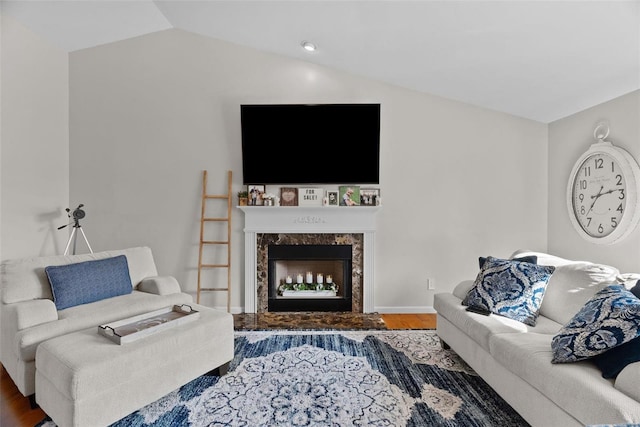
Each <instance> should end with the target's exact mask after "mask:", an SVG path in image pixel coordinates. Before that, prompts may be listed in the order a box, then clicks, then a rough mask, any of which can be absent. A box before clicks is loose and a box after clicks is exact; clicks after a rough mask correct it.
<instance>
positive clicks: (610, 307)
mask: <svg viewBox="0 0 640 427" xmlns="http://www.w3.org/2000/svg"><path fill="white" fill-rule="evenodd" d="M639 336H640V299H638V298H637V297H636V296H635V295H633V294H632V293H631V292H630V291H628V290H627V289H626V288H625V287H624V286H623V285H610V286H607V287H606V288H604V289H602V290H600V291H598V292H597V293H596V294H595V295H594V296H593V297H592V298H591V299H590V300H589V301H587V302H586V304H585V305H584V306H583V307H582V308H581V309H580V311H578V313H576V315H575V316H573V318H572V319H571V320H570V321H569V323H567V324H566V325H565V326H563V327H562V329H560V331H558V333H557V334H556V335H555V336H554V337H553V339H552V340H551V350H552V351H553V359H552V360H551V362H552V363H566V362H577V361H579V360H585V359H588V358H590V357H593V356H597V355H599V354H602V353H604V352H606V351H607V350H609V349H612V348H614V347H617V346H619V345H622V344H624V343H627V342H629V341H631V340H633V339H634V338H636V337H639Z"/></svg>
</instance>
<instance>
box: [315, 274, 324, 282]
mask: <svg viewBox="0 0 640 427" xmlns="http://www.w3.org/2000/svg"><path fill="white" fill-rule="evenodd" d="M322 282H324V276H323V275H322V273H318V275H317V276H316V283H322Z"/></svg>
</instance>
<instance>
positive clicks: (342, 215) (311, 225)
mask: <svg viewBox="0 0 640 427" xmlns="http://www.w3.org/2000/svg"><path fill="white" fill-rule="evenodd" d="M238 208H239V209H241V210H242V211H243V212H244V216H245V227H244V235H245V248H244V249H245V258H244V261H245V275H244V277H245V288H244V292H245V295H244V299H245V307H244V311H245V313H265V312H268V261H267V253H268V247H269V245H270V244H271V245H273V244H275V245H278V244H280V245H307V244H314V245H325V244H326V245H343V244H344V245H351V246H352V276H351V278H352V304H351V305H352V312H353V313H373V312H374V304H373V294H374V292H373V289H374V268H373V266H374V253H375V232H376V225H375V217H376V214H377V212H378V211H379V209H380V208H381V207H380V206H375V207H369V206H366V207H365V206H355V207H284V206H283V207H279V206H278V207H276V206H269V207H267V206H239V207H238Z"/></svg>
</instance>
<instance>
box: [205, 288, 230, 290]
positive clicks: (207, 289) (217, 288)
mask: <svg viewBox="0 0 640 427" xmlns="http://www.w3.org/2000/svg"><path fill="white" fill-rule="evenodd" d="M200 290H201V291H228V290H229V289H227V288H200Z"/></svg>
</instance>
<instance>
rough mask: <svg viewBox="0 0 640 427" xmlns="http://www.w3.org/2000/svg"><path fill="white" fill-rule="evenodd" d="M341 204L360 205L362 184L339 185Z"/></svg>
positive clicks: (339, 202)
mask: <svg viewBox="0 0 640 427" xmlns="http://www.w3.org/2000/svg"><path fill="white" fill-rule="evenodd" d="M338 193H339V199H338V200H339V201H338V204H339V205H340V206H359V205H360V186H358V185H341V186H340V187H338Z"/></svg>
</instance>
